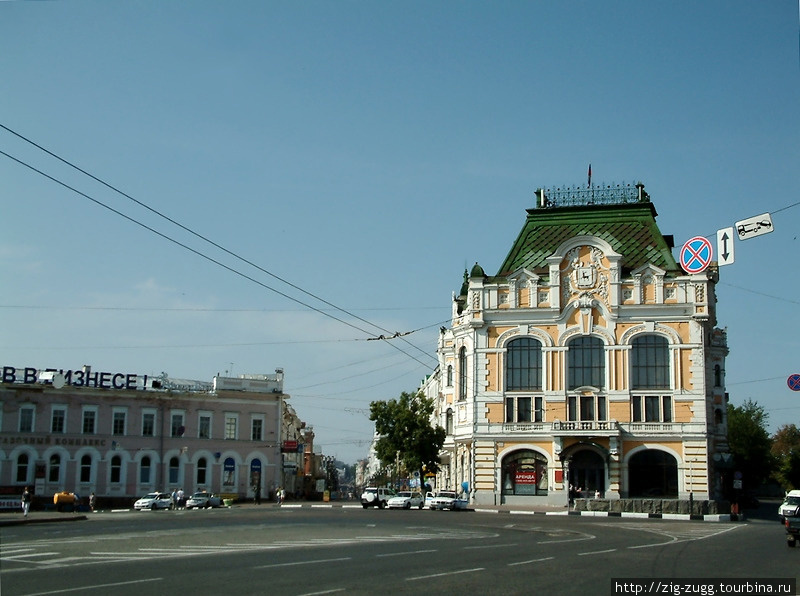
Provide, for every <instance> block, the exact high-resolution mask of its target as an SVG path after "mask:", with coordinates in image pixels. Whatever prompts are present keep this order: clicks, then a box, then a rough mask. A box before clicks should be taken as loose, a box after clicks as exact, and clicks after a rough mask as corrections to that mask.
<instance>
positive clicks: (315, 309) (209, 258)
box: [0, 124, 431, 368]
mask: <svg viewBox="0 0 800 596" xmlns="http://www.w3.org/2000/svg"><path fill="white" fill-rule="evenodd" d="M0 127H3V128H6V127H5V126H3V125H2V124H0ZM15 134H16V133H15ZM0 155H4V156H6V157H7V158H9V159H11V160H12V161H15V162H17V163H18V164H20V165H22V166H24V167H26V168H28V169H30V170H32V171H33V172H36V173H37V174H39V175H40V176H43V177H45V178H47V179H48V180H51V181H52V182H55V183H56V184H58V185H60V186H63V187H64V188H66V189H68V190H71V191H72V192H74V193H76V194H78V195H80V196H82V197H84V198H86V199H88V200H90V201H91V202H93V203H95V204H96V205H98V206H100V207H103V208H104V209H107V210H109V211H111V212H112V213H114V214H116V215H119V216H120V217H122V218H124V219H126V220H128V221H129V222H131V223H133V224H136V225H137V226H140V227H142V228H144V229H145V230H147V231H149V232H151V233H153V234H155V235H156V236H159V237H161V238H163V239H164V240H168V241H169V242H172V243H173V244H175V245H177V246H180V247H181V248H183V249H185V250H188V251H189V252H191V253H193V254H195V255H197V256H199V257H201V258H203V259H205V260H207V261H209V262H211V263H213V264H215V265H218V266H219V267H222V268H223V269H226V270H227V271H230V272H231V273H234V274H235V275H238V276H240V277H242V278H244V279H246V280H248V281H251V282H253V283H255V284H257V285H259V286H261V287H262V288H265V289H267V290H270V291H271V292H275V293H276V294H278V295H279V296H283V297H284V298H287V299H289V300H291V301H292V302H296V303H297V304H300V305H302V306H305V307H306V308H308V309H310V310H313V311H315V312H317V313H319V314H321V315H323V316H326V317H329V318H331V319H333V320H335V321H338V322H339V323H342V324H344V325H347V326H348V327H351V328H353V329H356V330H357V331H360V332H361V333H364V334H365V335H368V336H372V335H373V334H372V333H371V332H369V331H367V330H366V329H363V328H361V327H359V326H357V325H354V324H353V323H350V322H349V321H345V320H344V319H341V318H339V317H336V316H334V315H332V314H330V313H329V312H325V311H324V310H322V309H320V308H317V307H316V306H313V305H311V304H308V303H306V302H303V301H302V300H299V299H297V298H295V297H293V296H290V295H289V294H286V293H285V292H282V291H280V290H278V289H276V288H273V287H271V286H268V285H267V284H265V283H264V282H261V281H259V280H257V279H255V278H253V277H251V276H249V275H247V274H246V273H243V272H241V271H239V270H237V269H234V268H233V267H230V266H228V265H226V264H224V263H222V262H221V261H219V260H217V259H215V258H213V257H210V256H208V255H206V254H204V253H202V252H200V251H199V250H196V249H194V248H192V247H190V246H188V245H187V244H184V243H183V242H180V241H178V240H175V239H174V238H172V237H170V236H167V235H166V234H164V233H162V232H159V231H158V230H156V229H155V228H153V227H151V226H149V225H147V224H144V223H142V222H140V221H138V220H137V219H134V218H133V217H131V216H129V215H126V214H125V213H122V212H121V211H119V210H118V209H115V208H113V207H111V206H110V205H107V204H105V203H103V202H102V201H100V200H98V199H95V198H94V197H91V196H89V195H88V194H86V193H84V192H82V191H80V190H78V189H77V188H74V187H73V186H70V185H69V184H67V183H65V182H63V181H61V180H59V179H57V178H55V177H53V176H50V175H49V174H47V173H45V172H43V171H42V170H40V169H38V168H36V167H34V166H32V165H30V164H28V163H26V162H24V161H22V160H20V159H17V158H16V157H14V156H13V155H10V154H8V153H6V152H5V151H2V150H0ZM134 200H135V199H134ZM137 202H138V201H137ZM167 219H169V218H167ZM170 221H171V220H170ZM177 225H180V224H177ZM181 227H183V226H181ZM209 242H210V241H209ZM211 244H214V243H213V242H211ZM214 246H217V245H216V244H214ZM222 250H225V249H222ZM225 252H229V251H227V250H225ZM237 258H240V257H237ZM242 260H244V259H242ZM244 261H245V262H247V263H249V261H246V260H244ZM256 268H258V269H259V270H262V271H264V270H263V269H261V268H260V267H257V266H256ZM267 273H269V272H267ZM269 275H272V274H271V273H269ZM273 277H276V276H274V275H273ZM277 279H280V278H277ZM287 283H288V282H287ZM288 285H292V284H288ZM292 287H296V286H292ZM305 293H306V294H308V292H305ZM310 295H311V296H313V294H310ZM318 299H319V298H318ZM319 300H321V299H319ZM321 301H322V302H324V303H325V304H328V305H329V306H333V307H334V308H336V309H337V310H340V311H341V312H344V313H345V314H348V315H350V313H347V311H342V309H339V308H338V307H335V305H332V304H331V303H329V302H327V301H324V300H321ZM350 316H353V317H354V318H356V319H358V320H360V321H365V319H362V318H361V317H358V316H354V315H350ZM365 322H367V323H369V321H365ZM369 324H370V325H372V326H373V327H376V328H377V329H381V330H383V331H386V330H385V329H383V328H382V327H380V326H378V325H375V324H373V323H369ZM387 332H388V331H387ZM389 333H390V332H389ZM406 343H408V344H409V345H411V346H412V347H414V348H416V349H417V350H419V351H420V352H423V353H424V354H426V355H427V356H429V357H431V356H430V355H429V354H427V353H426V352H424V351H423V350H422V349H421V348H419V347H417V346H414V345H413V344H411V343H410V342H406ZM390 345H392V347H393V348H394V349H396V350H398V351H399V352H402V353H403V354H405V355H406V356H408V357H409V358H411V359H412V360H415V361H417V362H419V363H420V364H422V365H423V366H426V367H428V368H431V367H430V365H428V364H426V363H424V362H422V361H421V360H419V359H418V358H417V357H416V356H414V355H412V354H409V353H408V352H406V351H405V350H403V349H402V348H400V347H398V346H397V345H395V344H390Z"/></svg>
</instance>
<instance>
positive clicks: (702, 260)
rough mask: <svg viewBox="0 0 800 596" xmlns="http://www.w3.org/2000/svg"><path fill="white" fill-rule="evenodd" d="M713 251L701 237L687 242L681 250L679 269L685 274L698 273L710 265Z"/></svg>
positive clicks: (709, 244)
mask: <svg viewBox="0 0 800 596" xmlns="http://www.w3.org/2000/svg"><path fill="white" fill-rule="evenodd" d="M713 256H714V250H713V249H712V248H711V243H710V242H709V241H708V240H706V239H705V238H703V237H702V236H695V237H694V238H692V239H690V240H687V241H686V243H685V244H684V245H683V247H682V248H681V267H683V270H684V271H686V273H700V272H701V271H703V270H705V268H706V267H708V266H709V264H710V263H711V258H712V257H713Z"/></svg>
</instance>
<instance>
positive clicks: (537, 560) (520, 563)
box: [508, 557, 555, 567]
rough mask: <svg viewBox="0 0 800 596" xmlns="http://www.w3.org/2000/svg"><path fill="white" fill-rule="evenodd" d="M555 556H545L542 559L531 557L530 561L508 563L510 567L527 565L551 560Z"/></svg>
mask: <svg viewBox="0 0 800 596" xmlns="http://www.w3.org/2000/svg"><path fill="white" fill-rule="evenodd" d="M554 558H555V557H543V558H541V559H531V560H529V561H519V562H518V563H508V566H509V567H514V566H515V565H527V564H528V563H541V562H542V561H550V560H551V559H554Z"/></svg>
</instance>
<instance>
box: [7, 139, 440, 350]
mask: <svg viewBox="0 0 800 596" xmlns="http://www.w3.org/2000/svg"><path fill="white" fill-rule="evenodd" d="M0 127H2V128H3V129H4V130H6V131H8V132H10V133H11V134H13V135H14V136H16V137H17V138H19V139H22V140H23V141H25V142H26V143H29V144H31V145H33V146H34V147H36V148H37V149H39V150H41V151H43V152H45V153H47V154H48V155H50V156H51V157H53V158H55V159H57V160H58V161H60V162H62V163H64V164H66V165H68V166H69V167H71V168H73V169H75V170H77V171H78V172H81V173H82V174H84V175H85V176H88V177H89V178H91V179H92V180H94V181H96V182H99V183H100V184H102V185H103V186H105V187H106V188H109V189H111V190H113V191H114V192H116V193H118V194H120V195H122V196H123V197H125V198H126V199H129V200H131V201H133V202H134V203H136V204H137V205H139V206H140V207H143V208H144V209H147V210H148V211H150V212H151V213H153V214H155V215H157V216H158V217H161V218H162V219H165V220H167V221H168V222H170V223H171V224H173V225H175V226H178V227H179V228H180V229H182V230H184V231H185V232H188V233H189V234H192V235H193V236H195V237H197V238H199V239H201V240H203V241H204V242H207V243H208V244H210V245H211V246H213V247H215V248H217V249H219V250H221V251H223V252H224V253H226V254H228V255H230V256H232V257H234V258H235V259H238V260H239V261H242V262H243V263H246V264H248V265H250V266H251V267H254V268H255V269H257V270H258V271H261V272H262V273H265V274H266V275H269V276H270V277H272V278H274V279H276V280H278V281H280V282H281V283H284V284H286V285H288V286H289V287H291V288H294V289H295V290H297V291H299V292H302V293H303V294H305V295H307V296H309V297H311V298H314V299H315V300H318V301H320V302H322V303H323V304H326V305H328V306H330V307H331V308H333V309H335V310H337V311H339V312H341V313H343V314H346V315H348V316H350V317H352V318H354V319H356V320H358V321H361V322H362V323H366V324H367V325H370V326H372V327H375V328H376V329H379V330H380V331H383V332H385V333H393V332H392V331H389V330H388V329H384V328H383V327H381V326H380V325H377V324H376V323H373V322H371V321H368V320H366V319H364V318H362V317H360V316H358V315H356V314H353V313H352V312H349V311H347V310H345V309H343V308H340V307H339V306H337V305H335V304H333V303H332V302H329V301H328V300H325V299H324V298H322V297H320V296H317V295H316V294H313V293H311V292H309V291H307V290H305V289H303V288H301V287H300V286H298V285H296V284H294V283H292V282H290V281H288V280H286V279H284V278H282V277H280V276H278V275H276V274H274V273H272V272H271V271H268V270H266V269H264V268H263V267H261V266H259V265H257V264H256V263H254V262H252V261H250V260H249V259H246V258H245V257H242V256H241V255H239V254H238V253H235V252H233V251H231V250H229V249H227V248H225V247H224V246H222V245H220V244H218V243H217V242H214V241H213V240H211V239H210V238H207V237H206V236H204V235H202V234H200V233H199V232H196V231H194V230H192V229H191V228H189V227H187V226H185V225H183V224H182V223H180V222H178V221H176V220H174V219H173V218H171V217H169V216H167V215H165V214H163V213H161V212H160V211H158V210H157V209H154V208H152V207H150V206H149V205H147V204H146V203H143V202H142V201H139V200H138V199H136V198H134V197H132V196H131V195H129V194H127V193H125V192H123V191H122V190H120V189H118V188H117V187H115V186H113V185H111V184H109V183H108V182H106V181H105V180H102V179H100V178H98V177H97V176H95V175H93V174H91V173H90V172H87V171H86V170H84V169H83V168H80V167H78V166H77V165H75V164H73V163H72V162H70V161H68V160H66V159H64V158H63V157H61V156H59V155H57V154H56V153H54V152H52V151H50V150H49V149H46V148H45V147H43V146H42V145H39V144H38V143H36V142H34V141H32V140H31V139H29V138H27V137H25V136H24V135H22V134H20V133H18V132H16V131H14V130H12V129H10V128H9V127H7V126H5V125H4V124H2V123H0ZM4 155H6V156H7V157H10V156H9V155H8V154H4ZM12 159H14V158H12ZM15 161H17V162H19V163H21V164H23V165H26V166H27V164H24V163H23V162H21V161H19V160H16V159H15ZM28 167H31V166H28ZM32 169H34V168H32ZM34 171H37V172H39V171H38V170H35V169H34ZM39 173H42V172H39ZM42 174H43V173H42ZM43 175H45V174H43ZM45 176H46V175H45ZM47 177H48V178H50V179H51V180H54V181H55V179H54V178H52V177H50V176H47ZM65 186H66V185H65ZM76 192H77V191H76ZM84 196H86V195H84ZM87 198H89V197H88V196H87ZM104 206H105V205H104ZM107 208H109V209H111V208H110V207H107ZM112 211H114V212H115V213H118V214H120V215H122V214H121V213H119V212H117V211H116V210H113V209H112ZM131 221H133V220H131ZM137 223H138V222H137ZM140 225H141V224H140ZM182 246H183V245H182ZM198 254H199V253H198ZM226 268H227V267H226ZM264 287H267V286H264ZM269 289H272V288H269ZM273 291H276V290H274V289H273ZM279 293H280V292H279ZM281 295H283V296H285V294H281ZM293 300H294V301H295V302H298V303H299V304H303V306H306V307H308V308H312V309H313V310H315V311H317V312H319V313H322V314H325V313H323V312H322V310H320V309H317V308H314V307H311V306H309V305H307V304H304V303H302V302H300V301H299V300H295V299H293ZM332 318H334V319H336V320H337V321H340V322H342V323H344V321H342V320H341V319H337V318H336V317H332ZM345 324H347V323H345ZM351 327H354V326H353V325H351ZM354 328H357V327H354ZM362 331H363V330H362ZM364 333H367V332H366V331H364ZM367 334H368V335H371V334H370V333H367ZM404 341H405V343H406V344H408V345H409V346H411V347H413V348H415V349H416V350H419V351H420V352H422V353H423V354H425V355H426V356H428V357H430V354H428V353H427V352H425V351H424V350H423V349H422V348H420V347H418V346H416V345H414V344H412V343H411V342H409V341H406V340H404ZM401 351H402V350H401ZM409 357H411V356H410V355H409ZM415 360H416V359H415Z"/></svg>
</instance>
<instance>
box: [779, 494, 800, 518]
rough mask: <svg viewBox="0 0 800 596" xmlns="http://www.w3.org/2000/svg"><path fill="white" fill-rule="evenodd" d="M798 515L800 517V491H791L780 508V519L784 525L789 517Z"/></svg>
mask: <svg viewBox="0 0 800 596" xmlns="http://www.w3.org/2000/svg"><path fill="white" fill-rule="evenodd" d="M798 515H800V490H790V491H789V492H788V493H786V498H785V499H784V500H783V503H781V504H780V506H779V507H778V519H780V520H781V523H783V522H784V520H785V519H786V518H787V517H794V516H798Z"/></svg>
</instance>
